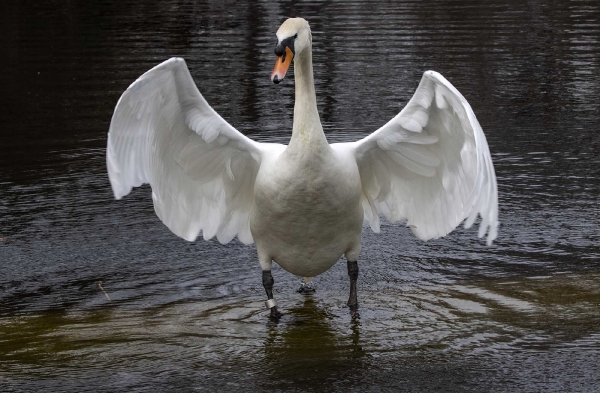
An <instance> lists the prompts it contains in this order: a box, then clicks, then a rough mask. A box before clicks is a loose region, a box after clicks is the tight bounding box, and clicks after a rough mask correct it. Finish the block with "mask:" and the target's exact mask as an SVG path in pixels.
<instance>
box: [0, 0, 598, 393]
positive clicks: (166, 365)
mask: <svg viewBox="0 0 600 393" xmlns="http://www.w3.org/2000/svg"><path fill="white" fill-rule="evenodd" d="M2 7H3V9H2V12H0V15H1V16H0V18H1V23H0V33H1V34H0V37H1V38H0V42H1V43H2V46H1V50H2V54H3V62H2V63H1V64H0V75H3V76H4V80H3V86H4V94H3V95H2V98H1V99H2V102H1V104H2V109H1V110H0V115H1V117H0V121H1V122H2V123H1V124H2V126H1V127H0V135H1V136H2V139H1V142H0V237H1V238H2V240H1V241H0V267H1V269H0V385H1V386H3V389H2V390H3V391H41V390H46V391H59V392H80V391H95V392H98V391H127V392H145V391H156V390H158V391H202V390H205V391H215V390H216V389H221V390H226V391H227V390H244V391H246V390H255V391H273V390H282V391H392V390H394V391H396V390H402V391H432V390H439V391H547V390H551V391H595V390H596V391H597V390H599V389H600V363H599V362H598V357H599V356H600V229H599V228H600V207H599V203H598V202H599V195H600V182H599V181H598V179H599V178H600V169H599V168H600V158H599V157H600V136H599V132H598V124H600V112H599V110H598V108H599V107H600V98H599V97H600V79H599V78H598V75H599V68H600V21H599V17H600V5H599V4H598V3H597V1H592V0H590V1H587V0H582V1H572V2H558V1H554V2H542V1H536V0H532V1H529V2H521V1H498V2H494V4H487V2H463V1H431V2H427V4H426V5H425V4H424V3H423V2H420V1H414V2H391V1H390V2H385V1H354V2H343V3H342V2H335V1H333V2H332V1H313V2H302V3H300V4H296V3H295V2H283V1H281V2H272V1H269V2H266V1H262V2H261V1H259V2H247V3H246V2H240V1H237V2H221V1H214V2H190V1H175V0H169V1H161V2H155V3H153V4H148V3H147V2H137V1H129V0H125V1H124V0H121V1H112V0H110V1H101V2H93V4H92V3H90V2H77V1H71V2H64V1H46V2H37V3H34V2H25V1H8V2H4V3H3V5H2ZM288 16H303V17H305V18H306V19H308V20H309V22H310V24H311V27H312V31H313V40H314V62H315V65H314V68H315V79H316V90H317V96H318V106H319V112H320V115H321V120H322V123H323V126H324V128H325V131H326V135H327V138H328V139H329V141H330V142H334V141H351V140H357V139H359V138H361V137H363V136H365V135H367V134H368V133H370V132H372V131H374V130H375V129H377V128H378V127H380V126H381V125H383V124H384V123H386V122H387V121H388V120H389V119H390V118H392V117H393V116H395V115H396V114H397V113H398V111H399V110H400V109H401V108H402V106H403V105H405V104H406V102H407V101H408V100H409V99H410V97H411V96H412V93H413V92H414V90H415V88H416V86H417V84H418V82H419V80H420V77H421V75H422V73H423V72H424V71H425V70H428V69H433V70H436V71H438V72H440V73H442V74H443V75H444V76H445V77H446V78H448V79H449V80H450V81H451V82H452V83H453V84H454V85H455V86H456V87H457V88H458V89H459V90H460V91H461V93H462V94H463V95H464V96H465V97H466V98H467V100H468V101H469V102H470V103H471V105H472V107H473V109H474V111H475V113H476V115H477V117H478V119H479V121H480V123H481V125H482V127H483V129H484V131H485V133H486V136H487V139H488V142H489V145H490V149H491V151H492V156H493V159H494V164H495V167H496V173H497V175H498V186H499V192H500V220H501V227H500V233H499V237H498V239H497V241H496V242H495V243H494V246H493V247H486V246H485V242H484V241H482V240H480V239H477V237H476V230H475V229H471V230H465V229H462V228H461V229H458V230H456V231H455V232H453V233H452V234H451V235H449V236H448V237H446V238H444V239H439V240H433V241H429V242H427V243H424V242H421V241H419V240H417V239H415V238H414V236H413V235H412V234H411V232H410V231H409V230H408V229H407V228H405V227H402V226H400V225H390V224H387V223H385V222H384V223H383V225H382V233H381V234H377V235H375V234H373V233H372V232H371V231H370V229H368V228H367V227H365V230H364V233H363V252H362V255H361V260H360V269H361V270H360V277H359V301H360V302H361V303H360V307H361V308H360V311H361V319H360V321H358V322H352V321H351V319H350V317H349V313H348V310H347V308H346V306H345V300H346V299H347V296H348V291H349V282H348V277H347V272H346V266H345V261H343V260H342V261H340V263H338V264H337V265H336V266H334V268H333V269H332V270H330V271H329V272H327V273H325V274H323V275H322V276H319V277H317V278H316V279H315V283H316V286H317V292H316V293H315V294H314V295H312V296H304V295H301V294H297V293H296V292H295V290H296V288H297V286H298V283H299V280H298V279H297V278H295V277H293V276H291V275H290V274H288V273H287V272H285V271H283V270H282V269H279V268H277V267H275V268H274V272H273V275H274V278H275V282H276V285H275V294H276V298H277V299H278V300H279V303H280V305H281V308H282V310H283V311H284V312H285V316H284V317H283V318H282V320H281V321H280V323H278V324H274V323H270V322H269V321H268V319H267V311H266V310H264V306H263V302H264V290H263V288H262V284H261V274H260V270H259V266H258V263H257V258H256V252H255V249H254V247H252V246H244V245H242V244H240V243H239V242H237V241H234V242H232V243H230V244H228V245H226V246H223V245H220V244H219V243H218V242H217V241H216V240H213V241H208V242H204V241H197V242H194V243H188V242H185V241H184V240H182V239H179V238H177V237H176V236H175V235H173V234H172V233H170V231H169V230H168V229H167V228H166V227H165V226H164V225H163V224H162V223H161V222H160V221H159V219H158V218H157V217H156V215H155V214H154V210H153V207H152V201H151V195H150V189H149V188H148V187H147V186H145V187H141V188H139V189H135V190H134V191H133V192H132V193H131V194H130V195H129V196H127V197H126V198H124V199H123V200H121V201H115V200H113V198H112V192H111V190H110V185H109V182H108V178H107V174H106V169H105V158H104V154H105V146H106V133H107V130H108V126H109V122H110V118H111V115H112V110H113V109H114V106H115V104H116V102H117V100H118V98H119V96H120V95H121V93H122V92H123V91H124V90H125V89H126V88H127V86H129V84H130V83H131V82H133V81H134V80H135V79H136V78H137V77H138V76H140V75H141V74H142V73H143V72H145V71H146V70H148V69H149V68H151V67H153V66H154V65H156V64H158V63H160V62H162V61H163V60H165V59H167V58H169V57H172V56H182V57H184V58H185V59H186V60H187V63H188V66H189V68H190V71H191V73H192V76H193V77H194V79H195V81H196V83H197V84H198V86H199V88H200V91H201V92H202V93H203V94H204V96H205V97H206V99H207V100H208V101H209V103H211V105H213V107H214V108H215V109H216V110H217V111H218V112H219V113H220V114H221V115H222V116H223V117H224V118H225V119H226V120H227V121H229V122H230V123H231V124H232V125H233V126H235V127H236V128H237V129H239V130H240V131H242V132H244V133H245V134H246V135H248V136H250V137H251V138H253V139H255V140H257V141H272V142H281V143H286V142H287V140H288V139H289V137H290V130H291V125H292V111H293V83H292V81H291V79H288V80H286V81H285V82H284V83H282V84H281V85H278V86H274V85H273V84H271V82H270V80H269V75H270V71H271V69H272V66H273V64H274V60H275V59H274V55H273V47H274V44H275V31H276V30H277V28H278V27H279V25H280V24H281V22H282V21H283V20H284V19H285V18H286V17H288ZM101 288H103V290H102V289H101Z"/></svg>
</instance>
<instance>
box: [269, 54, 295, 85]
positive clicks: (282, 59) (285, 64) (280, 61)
mask: <svg viewBox="0 0 600 393" xmlns="http://www.w3.org/2000/svg"><path fill="white" fill-rule="evenodd" d="M293 58H294V52H292V50H291V49H290V48H288V47H287V46H286V47H285V54H284V55H283V56H277V61H276V62H275V68H273V73H272V74H271V81H272V82H273V83H279V82H281V81H282V80H283V78H285V74H286V73H287V70H288V68H290V64H292V59H293Z"/></svg>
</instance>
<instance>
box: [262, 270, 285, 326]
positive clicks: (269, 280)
mask: <svg viewBox="0 0 600 393" xmlns="http://www.w3.org/2000/svg"><path fill="white" fill-rule="evenodd" d="M262 282H263V287H265V291H266V292H267V298H268V299H269V300H267V308H269V309H270V310H271V318H272V319H275V320H277V319H279V318H280V317H281V315H282V314H281V313H280V312H279V311H277V302H276V301H275V299H273V284H275V280H273V276H272V275H271V271H270V270H263V275H262Z"/></svg>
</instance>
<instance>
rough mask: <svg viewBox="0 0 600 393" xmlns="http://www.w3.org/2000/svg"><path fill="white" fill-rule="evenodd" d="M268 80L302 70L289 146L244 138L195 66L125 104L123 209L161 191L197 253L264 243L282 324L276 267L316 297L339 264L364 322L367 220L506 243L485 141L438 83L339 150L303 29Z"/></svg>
mask: <svg viewBox="0 0 600 393" xmlns="http://www.w3.org/2000/svg"><path fill="white" fill-rule="evenodd" d="M277 39H278V43H277V46H276V48H275V53H276V54H277V55H278V59H277V62H276V64H275V69H274V71H273V74H272V76H271V78H272V80H273V82H275V83H279V82H280V81H281V80H282V79H283V77H284V76H285V73H286V71H287V69H288V67H289V65H290V64H291V62H292V61H293V62H294V72H295V89H296V102H295V107H294V125H293V129H292V137H291V140H290V143H289V145H288V146H285V145H280V144H271V143H257V142H254V141H252V140H251V139H249V138H247V137H245V136H244V135H242V134H241V133H240V132H238V131H237V130H236V129H235V128H233V127H232V126H231V125H229V123H227V122H226V121H225V120H223V118H221V116H219V115H218V114H217V113H216V112H215V111H214V110H213V109H212V108H211V107H210V106H209V105H208V103H207V102H206V100H204V98H203V97H202V95H201V94H200V92H199V91H198V89H197V87H196V85H195V84H194V82H193V80H192V78H191V76H190V73H189V71H188V69H187V67H186V64H185V61H184V60H183V59H179V58H173V59H170V60H167V61H165V62H164V63H162V64H160V65H158V66H157V67H155V68H153V69H151V70H150V71H148V72H146V73H145V74H144V75H142V76H141V77H140V78H139V79H138V80H137V81H135V82H134V83H133V84H132V85H131V86H130V87H129V88H128V89H127V90H126V91H125V93H123V95H122V96H121V98H120V99H119V102H118V103H117V106H116V108H115V112H114V115H113V118H112V121H111V124H110V131H109V133H108V146H107V166H108V174H109V178H110V182H111V185H112V188H113V191H114V194H115V197H116V198H117V199H120V198H122V197H123V196H125V195H127V194H128V193H129V192H130V191H131V189H132V187H137V186H140V185H141V184H143V183H150V185H151V187H152V199H153V201H154V207H155V210H156V214H157V215H158V217H160V219H161V220H162V221H163V223H165V225H167V227H169V229H171V231H173V233H175V234H176V235H178V236H180V237H182V238H184V239H186V240H188V241H193V240H195V239H196V237H197V236H198V235H199V233H200V232H202V234H203V236H204V239H210V238H212V237H213V236H215V235H216V236H217V239H218V240H219V241H220V242H221V243H228V242H229V241H231V240H232V239H233V238H234V237H235V236H237V237H238V238H239V240H240V241H241V242H243V243H245V244H250V243H252V242H255V243H256V249H257V251H258V258H259V262H260V266H261V268H262V270H263V284H264V286H265V289H266V291H267V295H268V298H269V300H268V301H267V307H268V308H270V309H271V316H273V317H278V316H279V313H278V311H277V307H276V302H275V301H274V299H273V294H272V287H273V278H272V276H271V273H270V271H271V264H272V261H275V262H277V263H278V264H279V265H281V267H283V268H284V269H285V270H287V271H289V272H290V273H292V274H295V275H297V276H300V277H304V282H305V283H306V284H309V283H310V281H311V279H312V277H314V276H316V275H318V274H321V273H323V272H325V271H326V270H328V269H329V268H331V267H332V266H333V265H334V264H335V263H336V262H337V261H338V260H339V258H340V257H341V256H342V255H345V256H346V258H347V260H348V272H349V275H350V278H351V291H350V299H349V301H348V305H349V306H350V309H351V311H352V313H353V315H357V313H356V310H357V307H358V302H357V296H356V279H357V276H358V265H357V260H358V256H359V252H360V247H361V243H360V241H361V230H362V223H363V220H364V219H365V218H366V219H367V220H368V221H369V223H370V225H371V228H372V229H373V230H374V231H375V232H379V215H383V216H385V217H386V218H387V219H388V220H389V221H391V222H397V221H406V222H407V225H408V226H410V228H411V229H412V231H413V233H414V234H415V235H416V236H417V237H418V238H419V239H422V240H428V239H433V238H438V237H441V236H444V235H446V234H448V233H449V232H451V231H452V230H453V229H454V228H456V227H457V226H458V225H459V224H460V223H461V222H462V221H463V220H465V219H466V223H465V226H466V227H469V226H471V224H472V223H473V221H474V220H475V218H476V216H477V215H478V214H479V215H480V216H481V217H482V220H481V224H480V229H479V237H482V236H483V235H485V233H486V232H487V243H488V244H491V242H492V241H493V240H494V239H495V238H496V234H497V226H498V195H497V187H496V176H495V173H494V167H493V165H492V159H491V156H490V152H489V149H488V145H487V142H486V139H485V136H484V134H483V131H482V129H481V127H480V125H479V123H478V121H477V119H476V117H475V114H474V113H473V111H472V109H471V107H470V105H469V104H468V103H467V101H466V100H465V98H464V97H463V96H462V95H461V94H460V93H459V92H458V91H457V90H456V89H455V88H454V86H452V85H451V84H450V82H448V81H447V80H446V79H445V78H444V77H443V76H441V75H440V74H438V73H436V72H433V71H427V72H425V74H424V75H423V78H422V79H421V83H420V84H419V87H418V88H417V91H416V92H415V94H414V96H413V97H412V99H411V100H410V102H409V103H408V104H407V106H406V107H405V108H404V109H403V110H402V111H401V112H400V113H399V114H398V115H397V116H396V117H394V118H393V119H392V120H390V121H389V122H388V123H387V124H385V125H384V126H383V127H381V128H380V129H379V130H377V131H375V132H374V133H373V134H371V135H370V136H368V137H366V138H364V139H362V140H360V141H358V142H351V143H336V144H331V145H330V144H328V143H327V140H326V138H325V135H324V133H323V128H322V127H321V122H320V120H319V114H318V112H317V104H316V96H315V88H314V81H313V69H312V36H311V32H310V28H309V25H308V23H307V22H306V21H305V20H304V19H302V18H292V19H288V20H286V21H285V22H284V23H283V24H282V25H281V27H280V28H279V30H278V32H277Z"/></svg>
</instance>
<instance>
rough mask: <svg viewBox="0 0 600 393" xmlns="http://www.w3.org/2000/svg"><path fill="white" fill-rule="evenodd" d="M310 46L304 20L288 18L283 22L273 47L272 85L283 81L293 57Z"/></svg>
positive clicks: (308, 31)
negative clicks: (275, 57) (274, 59)
mask: <svg viewBox="0 0 600 393" xmlns="http://www.w3.org/2000/svg"><path fill="white" fill-rule="evenodd" d="M310 44H311V35H310V27H309V26H308V22H307V21H306V20H304V19H302V18H290V19H288V20H286V21H285V22H283V24H282V25H281V27H280V28H279V30H277V45H276V46H275V55H276V56H277V61H276V62H275V68H274V69H273V73H272V74H271V80H272V81H273V83H279V82H281V81H282V80H283V78H284V77H285V74H286V72H287V70H288V68H290V64H292V60H293V59H294V57H296V56H298V55H299V54H300V53H302V51H303V50H304V49H306V48H307V47H308V46H310Z"/></svg>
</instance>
